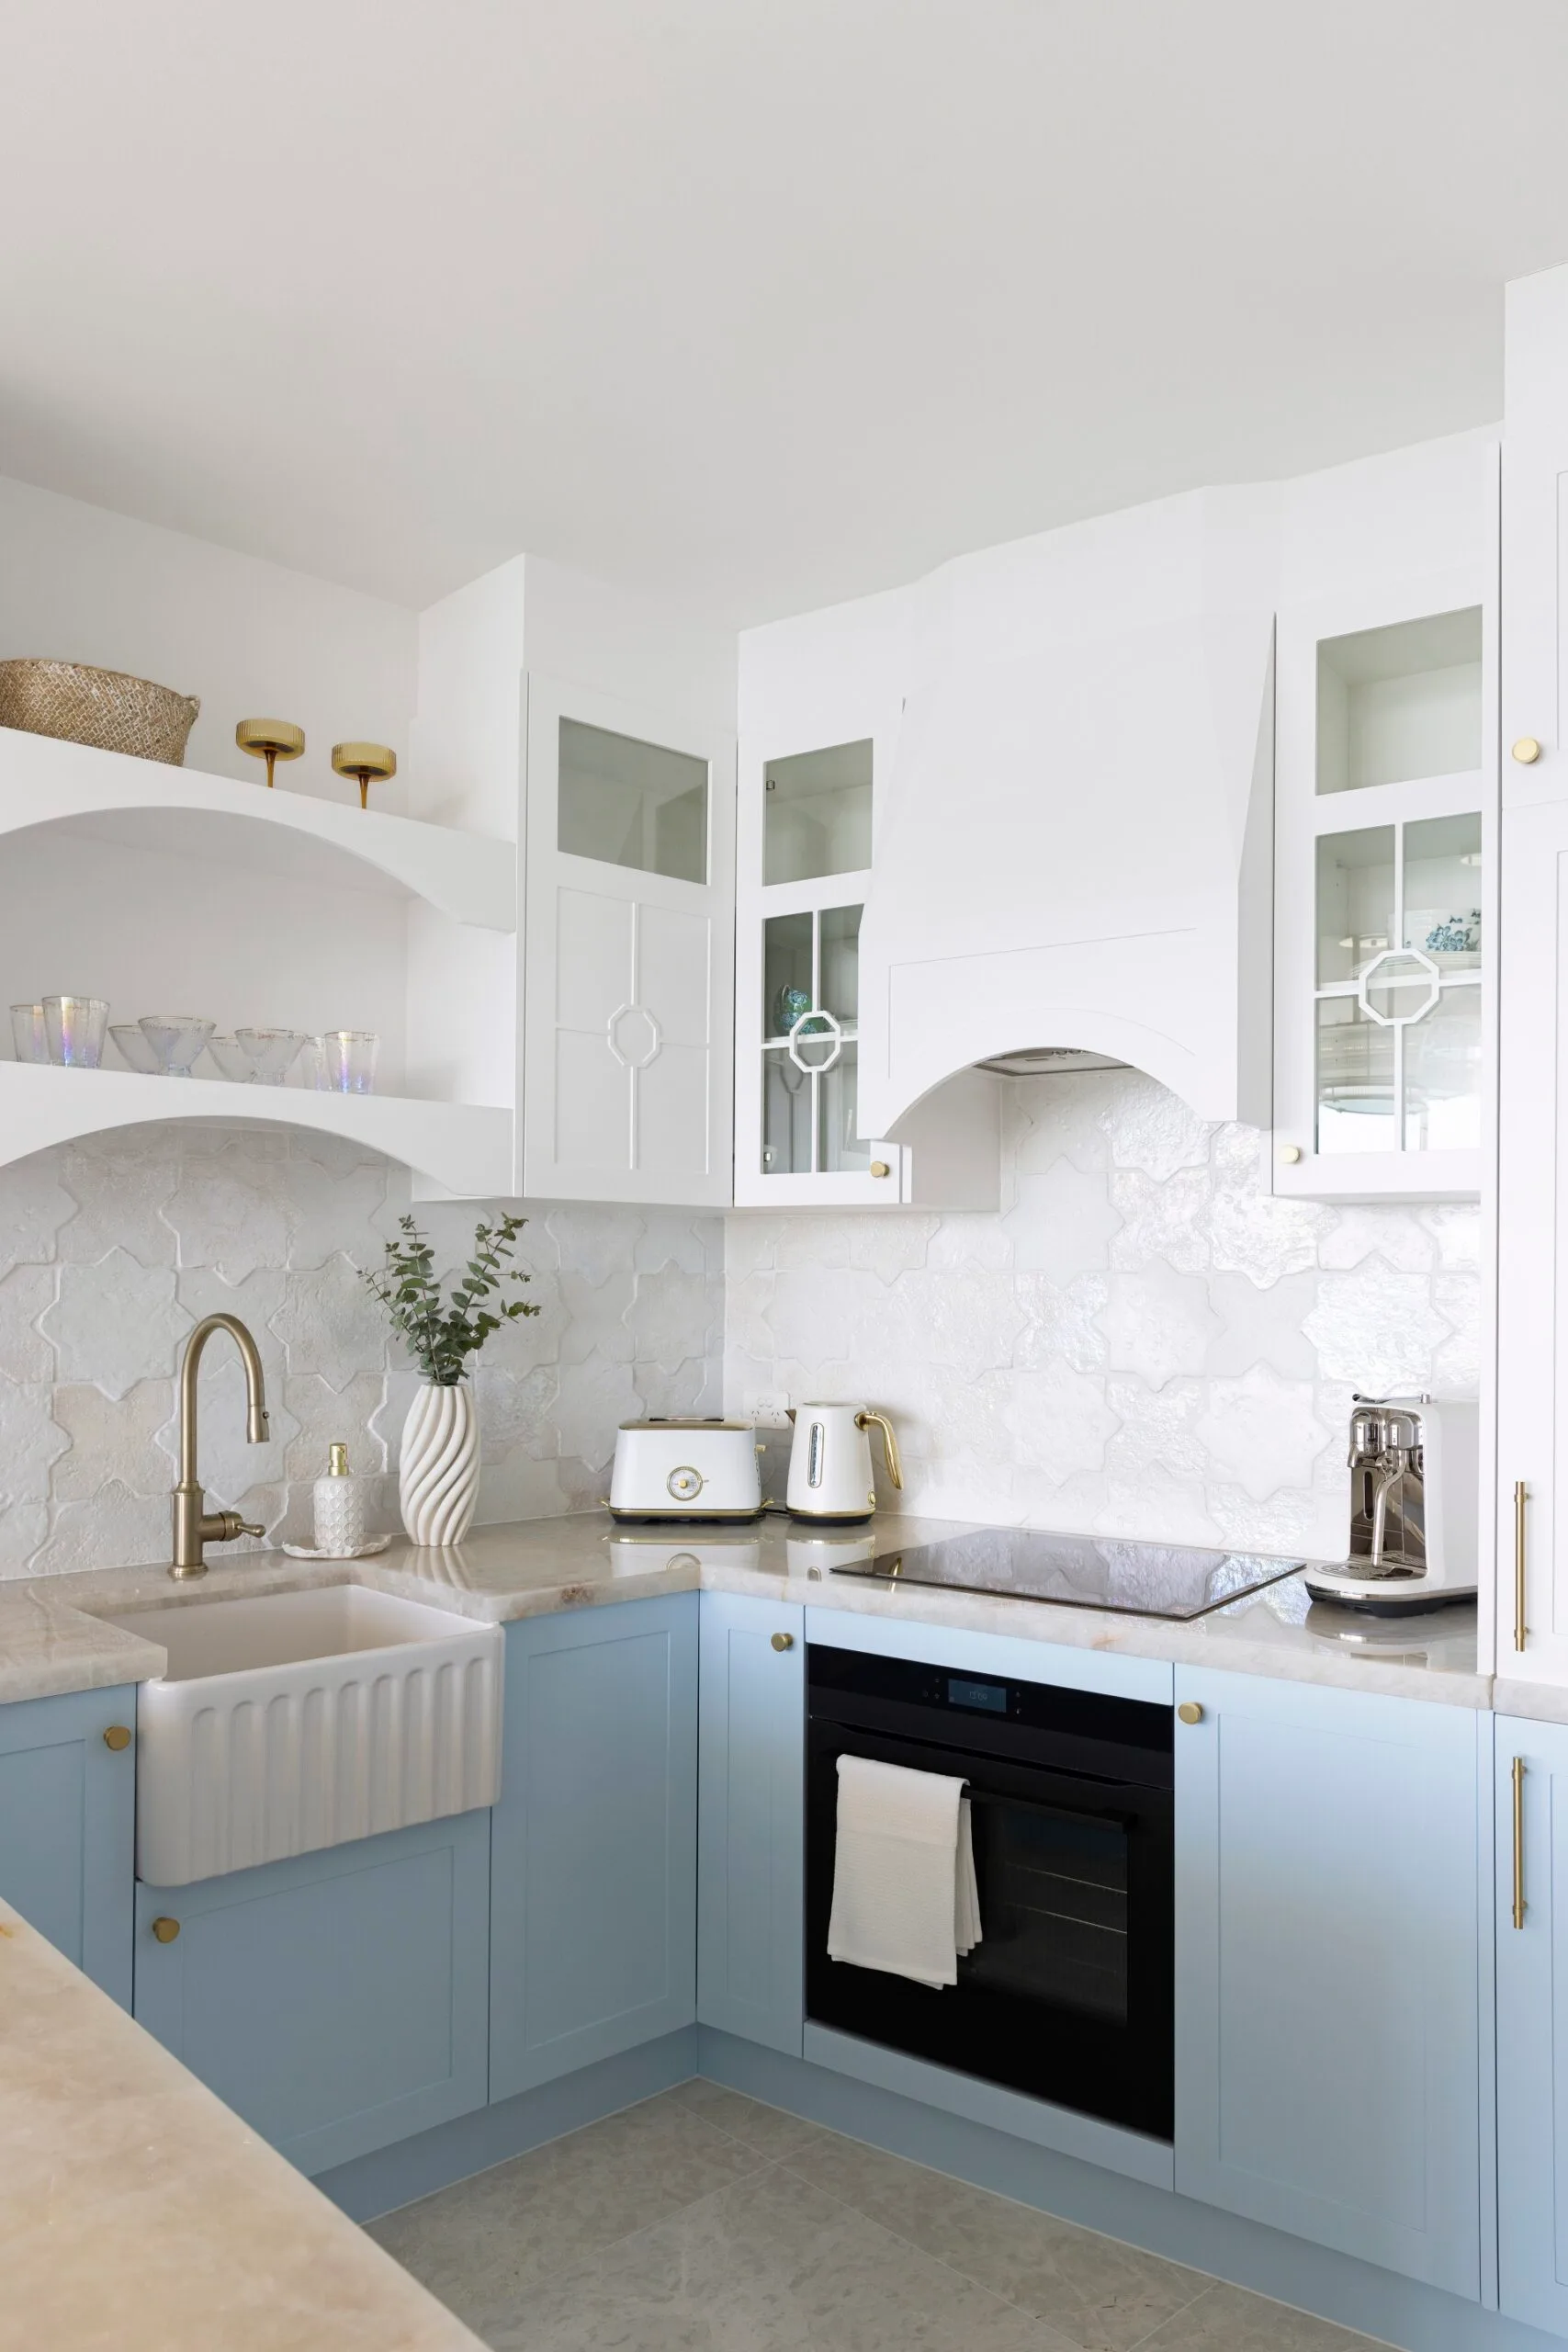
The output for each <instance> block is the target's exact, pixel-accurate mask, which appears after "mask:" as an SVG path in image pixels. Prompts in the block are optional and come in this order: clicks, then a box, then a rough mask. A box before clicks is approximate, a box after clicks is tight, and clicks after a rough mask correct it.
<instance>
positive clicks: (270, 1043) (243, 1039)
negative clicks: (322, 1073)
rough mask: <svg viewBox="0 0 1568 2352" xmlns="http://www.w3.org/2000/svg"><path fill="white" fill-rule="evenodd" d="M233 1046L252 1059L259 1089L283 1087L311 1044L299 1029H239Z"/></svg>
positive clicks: (252, 1066) (236, 1031) (235, 1033)
mask: <svg viewBox="0 0 1568 2352" xmlns="http://www.w3.org/2000/svg"><path fill="white" fill-rule="evenodd" d="M234 1042H235V1044H236V1045H237V1046H239V1047H240V1048H241V1050H242V1052H243V1053H246V1054H248V1055H249V1056H250V1060H251V1068H252V1069H253V1071H254V1076H255V1081H256V1084H257V1085H258V1086H281V1085H282V1083H283V1081H284V1080H285V1079H286V1078H287V1077H288V1073H289V1071H290V1070H291V1069H293V1067H294V1065H295V1063H296V1062H297V1061H298V1060H299V1054H300V1051H301V1049H302V1047H304V1046H308V1045H309V1044H310V1039H309V1038H308V1037H307V1036H306V1035H305V1034H304V1032H303V1031H302V1030H299V1029H236V1030H235V1032H234Z"/></svg>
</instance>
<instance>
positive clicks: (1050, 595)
mask: <svg viewBox="0 0 1568 2352" xmlns="http://www.w3.org/2000/svg"><path fill="white" fill-rule="evenodd" d="M1278 515H1279V494H1278V492H1276V491H1274V490H1273V489H1271V488H1269V487H1263V488H1253V489H1247V490H1227V491H1205V492H1195V493H1193V494H1192V495H1190V496H1187V497H1182V498H1176V499H1168V500H1163V501H1161V502H1160V503H1158V504H1156V505H1153V506H1145V507H1140V508H1135V509H1133V510H1130V511H1129V512H1127V513H1124V514H1121V515H1110V516H1105V517H1102V518H1099V519H1097V520H1095V521H1093V522H1091V523H1086V524H1081V525H1075V526H1070V527H1068V528H1066V529H1063V530H1058V531H1053V532H1049V533H1046V534H1044V535H1043V536H1042V537H1037V538H1033V539H1028V540H1023V541H1021V542H1018V543H1016V544H1014V545H1011V546H1008V547H1004V548H992V549H987V550H986V551H985V552H983V553H982V554H979V555H976V556H968V557H964V558H963V559H961V560H957V561H955V562H953V563H950V564H947V565H945V566H944V567H943V568H942V570H941V571H937V572H934V573H932V574H931V576H930V577H929V578H928V579H927V580H925V581H923V582H919V583H918V584H917V585H916V586H915V587H913V588H911V589H910V590H908V592H907V595H908V607H907V609H908V640H907V643H908V653H907V662H908V668H907V676H908V687H907V692H906V696H905V708H904V717H903V721H902V726H901V729H900V731H899V737H898V744H897V754H896V757H895V760H894V763H893V771H892V776H891V780H890V785H889V788H888V790H887V793H886V799H885V801H884V804H883V806H882V808H881V809H880V810H879V813H878V834H877V842H876V861H875V880H874V887H873V890H872V894H871V898H870V900H869V902H868V905H867V909H866V914H865V919H864V924H863V932H862V939H861V955H862V966H861V976H862V1030H861V1103H860V1114H861V1127H862V1132H863V1133H864V1134H867V1135H877V1136H891V1137H893V1138H894V1139H896V1140H897V1138H898V1135H899V1125H900V1122H901V1121H903V1120H904V1119H905V1118H906V1117H907V1115H908V1114H909V1113H910V1112H911V1111H912V1110H913V1109H914V1107H915V1105H916V1104H917V1103H919V1102H920V1101H921V1099H922V1098H923V1097H926V1096H928V1095H930V1094H931V1091H932V1090H933V1089H935V1088H936V1087H938V1086H939V1085H941V1083H942V1081H943V1080H946V1079H948V1078H950V1077H951V1076H953V1074H954V1073H955V1072H957V1071H959V1070H961V1069H968V1068H970V1067H972V1066H973V1065H975V1064H976V1063H986V1062H990V1061H994V1060H996V1059H998V1057H1008V1056H1015V1055H1018V1054H1019V1053H1021V1052H1022V1051H1026V1050H1028V1049H1031V1048H1033V1049H1042V1048H1050V1049H1057V1050H1062V1049H1071V1050H1074V1051H1077V1052H1081V1053H1086V1054H1089V1055H1093V1056H1097V1057H1105V1058H1107V1059H1109V1060H1111V1061H1113V1062H1126V1063H1131V1064H1133V1065H1134V1066H1135V1067H1136V1068H1138V1069H1143V1070H1146V1071H1148V1072H1149V1073H1150V1074H1151V1075H1152V1076H1153V1077H1155V1078H1157V1079H1159V1080H1161V1081H1162V1082H1163V1083H1164V1084H1165V1085H1167V1086H1168V1087H1170V1088H1171V1089H1172V1090H1173V1091H1174V1092H1176V1093H1178V1094H1179V1095H1180V1096H1182V1098H1183V1099H1184V1100H1185V1101H1187V1102H1188V1103H1190V1104H1191V1105H1192V1107H1193V1109H1194V1110H1196V1111H1197V1112H1199V1113H1200V1114H1201V1115H1202V1116H1204V1117H1206V1118H1213V1119H1233V1118H1241V1119H1247V1120H1249V1121H1251V1122H1252V1123H1254V1124H1256V1125H1267V1124H1268V1122H1269V1023H1270V981H1269V950H1270V899H1271V888H1272V875H1271V864H1272V828H1271V820H1272V802H1273V746H1272V724H1273V681H1272V640H1273V613H1274V605H1275V601H1276V596H1277V593H1278ZM933 1107H934V1106H933Z"/></svg>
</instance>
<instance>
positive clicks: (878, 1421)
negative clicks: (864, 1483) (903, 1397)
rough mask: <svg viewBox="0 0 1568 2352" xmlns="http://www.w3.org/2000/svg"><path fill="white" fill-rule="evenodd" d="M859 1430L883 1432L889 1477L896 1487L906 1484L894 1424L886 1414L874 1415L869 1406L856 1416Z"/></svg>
mask: <svg viewBox="0 0 1568 2352" xmlns="http://www.w3.org/2000/svg"><path fill="white" fill-rule="evenodd" d="M855 1427H856V1429H857V1430H864V1429H879V1430H881V1431H882V1452H883V1454H884V1457H885V1459H886V1464H887V1476H889V1478H890V1479H891V1480H892V1481H893V1484H894V1485H895V1486H896V1487H902V1485H903V1483H904V1465H903V1464H902V1463H901V1462H900V1461H899V1459H898V1441H897V1438H896V1437H895V1436H894V1434H893V1424H892V1422H891V1421H890V1420H889V1419H888V1418H887V1416H886V1413H874V1412H873V1411H872V1409H871V1408H870V1406H869V1405H868V1406H867V1407H866V1408H865V1409H864V1411H863V1412H860V1413H857V1414H856V1415H855Z"/></svg>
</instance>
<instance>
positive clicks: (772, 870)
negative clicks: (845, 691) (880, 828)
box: [762, 741, 872, 884]
mask: <svg viewBox="0 0 1568 2352" xmlns="http://www.w3.org/2000/svg"><path fill="white" fill-rule="evenodd" d="M871 760H872V746H871V744H870V742H869V741H866V742H863V743H836V744H835V745H834V746H833V747H832V749H831V750H830V751H826V752H797V753H796V754H795V758H793V759H789V760H770V761H769V762H768V763H767V766H766V767H765V769H764V770H763V783H762V789H763V793H764V795H765V797H764V799H763V803H762V843H763V861H762V864H763V871H762V879H763V881H764V882H765V883H768V884H773V883H775V882H809V881H810V880H811V879H812V878H813V877H814V876H817V875H821V874H858V873H863V872H864V871H865V870H866V868H867V867H869V865H870V864H871Z"/></svg>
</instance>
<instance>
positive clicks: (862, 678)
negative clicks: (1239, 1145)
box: [735, 592, 1000, 1209]
mask: <svg viewBox="0 0 1568 2352" xmlns="http://www.w3.org/2000/svg"><path fill="white" fill-rule="evenodd" d="M906 604H907V600H906V598H905V596H904V594H902V592H895V593H893V594H888V595H884V596H872V597H866V598H864V599H863V600H862V601H861V602H859V603H856V604H853V605H839V606H834V607H830V608H829V609H828V610H826V611H823V612H819V613H811V614H807V615H805V616H802V617H801V618H800V619H798V620H793V621H785V622H781V623H779V624H777V625H775V626H773V627H771V628H759V629H752V630H750V631H748V632H747V633H746V634H744V635H743V636H742V638H741V639H740V655H739V709H740V730H739V776H738V807H737V814H736V967H735V1037H736V1061H735V1200H736V1204H737V1206H738V1207H753V1208H761V1207H770V1208H782V1207H803V1206H806V1205H807V1204H811V1205H815V1206H818V1207H848V1206H855V1205H859V1206H864V1207H872V1208H886V1207H893V1206H897V1205H899V1204H903V1205H905V1206H915V1207H923V1208H954V1209H957V1208H975V1209H978V1208H994V1207H995V1206H996V1205H997V1202H998V1187H999V1181H1000V1176H999V1140H998V1089H997V1084H996V1081H995V1080H993V1079H991V1078H989V1077H988V1076H987V1075H986V1074H985V1073H983V1072H978V1071H969V1072H965V1073H964V1074H963V1075H962V1076H961V1077H960V1078H958V1079H956V1080H953V1082H952V1083H951V1084H950V1085H949V1086H947V1087H944V1088H942V1089H941V1090H939V1091H938V1092H937V1093H936V1094H935V1095H933V1096H932V1097H931V1100H930V1102H929V1103H926V1104H922V1105H921V1106H920V1108H919V1110H918V1111H917V1112H916V1113H915V1114H913V1115H912V1117H911V1118H910V1119H909V1120H908V1121H906V1122H905V1136H906V1139H905V1140H904V1141H903V1142H902V1143H897V1144H895V1143H890V1142H887V1141H886V1140H883V1139H878V1138H876V1137H872V1136H864V1135H863V1133H862V1131H861V1126H860V1117H859V1098H860V1034H861V1019H862V1015H863V998H862V987H861V958H860V939H861V926H862V921H863V915H864V912H865V908H866V904H867V901H868V899H869V898H870V896H871V893H872V890H873V888H874V884H875V865H876V859H875V842H876V830H877V822H878V815H879V810H880V806H881V801H882V797H883V795H884V794H885V792H886V785H887V779H888V775H889V774H890V772H891V768H892V763H893V755H894V751H895V748H896V745H897V736H898V727H899V721H900V718H901V715H902V709H903V694H904V683H905V664H906V658H907V642H906V628H905V618H906Z"/></svg>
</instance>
